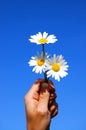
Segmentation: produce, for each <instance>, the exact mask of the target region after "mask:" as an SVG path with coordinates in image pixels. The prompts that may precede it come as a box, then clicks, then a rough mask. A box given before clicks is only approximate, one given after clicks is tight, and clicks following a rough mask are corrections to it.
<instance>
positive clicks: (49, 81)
mask: <svg viewBox="0 0 86 130" xmlns="http://www.w3.org/2000/svg"><path fill="white" fill-rule="evenodd" d="M48 85H49V89H50V92H51V93H53V92H55V87H54V84H53V82H52V81H51V80H48Z"/></svg>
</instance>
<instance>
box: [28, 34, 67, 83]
mask: <svg viewBox="0 0 86 130" xmlns="http://www.w3.org/2000/svg"><path fill="white" fill-rule="evenodd" d="M29 41H30V42H32V43H36V44H37V45H39V44H41V45H42V53H41V54H40V53H37V55H36V56H34V57H31V60H30V61H29V62H28V64H29V65H30V66H33V70H32V71H34V72H35V73H40V74H41V73H42V72H43V73H44V78H45V79H48V78H49V77H50V76H52V78H55V80H58V81H60V78H63V77H65V76H66V75H68V73H67V70H68V65H67V62H66V61H65V59H64V57H63V56H62V55H58V56H57V55H56V54H54V55H53V57H51V58H50V56H49V54H48V53H46V52H45V49H44V47H45V44H53V43H55V42H56V41H58V39H57V38H56V36H54V35H48V33H46V32H44V33H43V34H42V33H41V32H39V33H38V34H36V35H32V36H31V37H30V39H29Z"/></svg>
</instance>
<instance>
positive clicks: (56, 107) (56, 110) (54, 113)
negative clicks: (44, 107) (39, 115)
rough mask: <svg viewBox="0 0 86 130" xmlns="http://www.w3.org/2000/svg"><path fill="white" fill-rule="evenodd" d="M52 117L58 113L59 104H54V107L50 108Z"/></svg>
mask: <svg viewBox="0 0 86 130" xmlns="http://www.w3.org/2000/svg"><path fill="white" fill-rule="evenodd" d="M49 110H50V113H51V117H54V116H55V115H57V113H58V104H57V103H56V102H53V103H52V105H51V106H50V107H49Z"/></svg>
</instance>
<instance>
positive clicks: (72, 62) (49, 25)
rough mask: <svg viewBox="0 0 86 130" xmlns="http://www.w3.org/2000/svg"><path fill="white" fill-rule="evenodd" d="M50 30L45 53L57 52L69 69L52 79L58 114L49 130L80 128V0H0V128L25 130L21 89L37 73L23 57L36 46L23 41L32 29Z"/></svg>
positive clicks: (85, 110)
mask: <svg viewBox="0 0 86 130" xmlns="http://www.w3.org/2000/svg"><path fill="white" fill-rule="evenodd" d="M39 31H40V32H44V31H46V32H48V33H49V34H52V33H53V34H55V35H56V36H57V38H58V42H57V43H56V44H53V45H48V46H47V45H46V51H47V52H49V53H50V54H54V53H56V54H57V55H59V54H62V55H63V56H64V57H65V59H66V60H67V61H68V64H69V66H70V67H69V70H68V73H69V75H68V76H67V77H66V78H64V79H61V82H59V83H58V82H57V81H55V80H54V79H51V80H52V81H53V82H54V84H55V87H56V93H57V95H58V96H57V102H58V104H59V114H58V116H56V117H55V118H54V119H53V120H52V123H51V130H81V129H83V130H86V123H85V122H86V76H85V74H86V68H85V67H86V60H85V56H86V54H85V53H86V1H85V0H69V1H68V0H42V1H41V0H21V1H20V0H15V1H14V0H13V1H12V0H8V1H6V0H3V1H2V0H1V1H0V130H26V119H25V108H24V95H25V94H26V92H27V91H28V90H29V89H30V87H31V85H32V84H33V82H34V81H35V80H36V79H37V78H39V77H40V78H43V74H42V75H37V74H35V73H32V68H30V67H29V66H28V64H27V62H28V61H29V60H30V57H31V56H34V55H35V54H36V51H41V47H40V46H37V45H35V44H31V43H30V42H29V41H28V38H29V37H30V35H33V34H36V33H37V32H39Z"/></svg>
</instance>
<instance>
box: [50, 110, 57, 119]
mask: <svg viewBox="0 0 86 130" xmlns="http://www.w3.org/2000/svg"><path fill="white" fill-rule="evenodd" d="M57 114H58V110H57V109H55V110H54V111H53V113H52V114H51V118H53V117H55V116H56V115H57Z"/></svg>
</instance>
